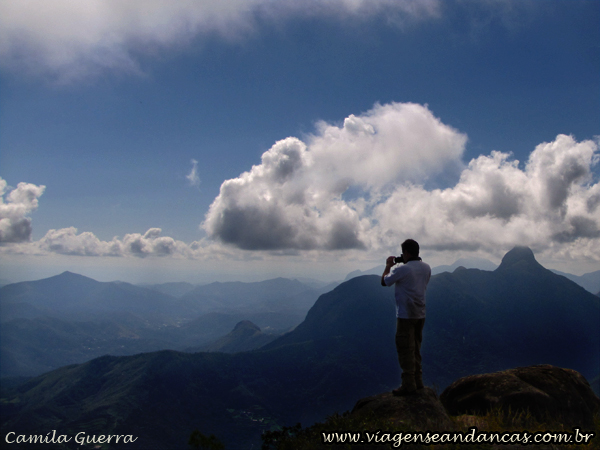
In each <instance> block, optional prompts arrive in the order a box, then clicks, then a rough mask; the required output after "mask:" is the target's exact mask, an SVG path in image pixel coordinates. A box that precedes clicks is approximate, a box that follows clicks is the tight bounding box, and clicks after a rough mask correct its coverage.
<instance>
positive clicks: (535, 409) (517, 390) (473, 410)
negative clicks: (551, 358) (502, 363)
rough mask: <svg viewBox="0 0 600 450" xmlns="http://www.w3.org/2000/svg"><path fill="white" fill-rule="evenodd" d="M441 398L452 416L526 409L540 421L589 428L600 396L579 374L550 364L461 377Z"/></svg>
mask: <svg viewBox="0 0 600 450" xmlns="http://www.w3.org/2000/svg"><path fill="white" fill-rule="evenodd" d="M440 400H441V402H442V403H443V405H444V407H445V408H446V411H448V413H449V414H450V415H452V416H457V415H461V414H473V415H484V414H486V413H487V412H488V411H490V410H494V409H500V410H501V411H503V412H505V413H511V414H514V413H516V412H519V411H528V412H529V413H530V414H531V415H532V416H533V417H535V418H536V419H537V420H538V421H540V422H548V421H553V422H560V423H562V424H563V425H565V426H566V427H592V426H593V421H594V415H595V414H597V413H598V412H599V411H600V399H599V398H598V397H597V396H596V395H595V394H594V392H593V391H592V389H591V387H590V385H589V383H588V382H587V380H586V379H585V378H584V377H583V376H582V375H581V374H579V373H578V372H576V371H575V370H570V369H562V368H559V367H554V366H550V365H538V366H531V367H519V368H516V369H510V370H505V371H502V372H496V373H488V374H482V375H472V376H468V377H464V378H461V379H459V380H457V381H455V382H454V383H452V384H451V385H450V386H448V387H447V388H446V389H445V390H444V392H443V393H442V395H441V396H440Z"/></svg>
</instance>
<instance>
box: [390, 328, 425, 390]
mask: <svg viewBox="0 0 600 450" xmlns="http://www.w3.org/2000/svg"><path fill="white" fill-rule="evenodd" d="M423 325H425V319H396V351H397V352H398V361H399V362H400V368H401V369H402V386H405V387H406V389H408V390H411V391H412V390H415V389H417V388H419V389H420V388H422V387H423V371H422V369H421V342H422V341H423Z"/></svg>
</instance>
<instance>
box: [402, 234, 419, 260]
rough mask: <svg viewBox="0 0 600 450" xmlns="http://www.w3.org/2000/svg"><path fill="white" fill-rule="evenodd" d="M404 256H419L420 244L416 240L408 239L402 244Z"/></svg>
mask: <svg viewBox="0 0 600 450" xmlns="http://www.w3.org/2000/svg"><path fill="white" fill-rule="evenodd" d="M401 247H402V254H403V255H407V256H409V257H411V258H416V257H417V256H419V243H418V242H417V241H415V240H414V239H407V240H405V241H404V242H403V243H402V244H401Z"/></svg>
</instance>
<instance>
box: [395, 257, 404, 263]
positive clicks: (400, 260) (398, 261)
mask: <svg viewBox="0 0 600 450" xmlns="http://www.w3.org/2000/svg"><path fill="white" fill-rule="evenodd" d="M403 262H404V259H402V255H400V256H396V257H395V258H394V263H395V264H400V263H403Z"/></svg>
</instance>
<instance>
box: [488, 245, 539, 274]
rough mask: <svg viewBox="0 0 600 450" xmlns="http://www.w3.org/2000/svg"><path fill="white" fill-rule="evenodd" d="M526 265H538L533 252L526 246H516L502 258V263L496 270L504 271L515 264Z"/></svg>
mask: <svg viewBox="0 0 600 450" xmlns="http://www.w3.org/2000/svg"><path fill="white" fill-rule="evenodd" d="M523 262H524V263H527V264H534V265H539V263H538V262H537V261H536V259H535V256H534V254H533V251H532V250H531V249H530V248H529V247H526V246H516V247H514V248H513V249H512V250H511V251H509V252H508V253H507V254H506V255H504V258H502V262H501V263H500V266H499V267H498V270H502V269H506V268H508V267H511V266H513V265H515V264H517V263H523Z"/></svg>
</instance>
